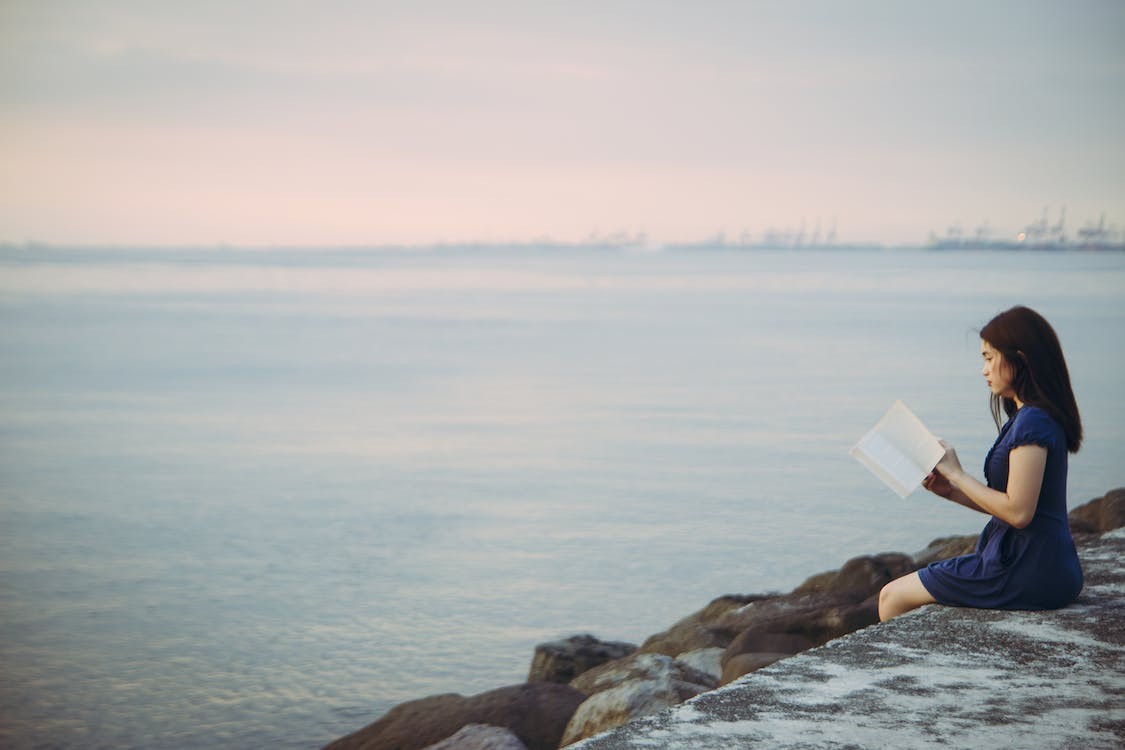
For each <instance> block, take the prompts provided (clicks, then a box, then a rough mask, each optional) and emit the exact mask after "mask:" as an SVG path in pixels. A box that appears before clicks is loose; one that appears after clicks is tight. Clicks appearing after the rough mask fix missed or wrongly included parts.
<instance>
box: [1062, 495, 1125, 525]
mask: <svg viewBox="0 0 1125 750" xmlns="http://www.w3.org/2000/svg"><path fill="white" fill-rule="evenodd" d="M1122 526H1125V487H1118V488H1117V489H1115V490H1110V491H1109V492H1107V493H1105V495H1103V496H1102V497H1099V498H1096V499H1094V500H1091V501H1090V502H1088V503H1085V504H1084V505H1080V506H1078V507H1077V508H1075V509H1074V510H1072V511H1070V530H1071V532H1073V533H1075V534H1101V533H1102V532H1105V531H1112V530H1113V529H1117V528H1120V527H1122Z"/></svg>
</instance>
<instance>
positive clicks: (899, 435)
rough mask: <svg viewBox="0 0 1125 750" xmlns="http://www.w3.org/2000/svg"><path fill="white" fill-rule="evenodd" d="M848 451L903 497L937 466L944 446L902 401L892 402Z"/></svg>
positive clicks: (914, 488) (943, 453)
mask: <svg viewBox="0 0 1125 750" xmlns="http://www.w3.org/2000/svg"><path fill="white" fill-rule="evenodd" d="M849 453H851V455H852V456H854V457H855V458H856V459H857V460H858V461H859V462H860V463H861V464H863V465H864V466H866V467H867V468H868V470H870V471H871V473H873V474H874V475H875V476H877V477H879V478H880V479H882V480H883V482H885V483H886V485H887V486H888V487H890V488H891V489H892V490H894V491H895V493H897V494H898V496H899V497H906V496H907V495H909V494H910V493H911V492H913V491H914V490H916V489H917V488H918V485H919V484H921V483H922V480H923V479H924V478H925V477H926V475H927V474H929V473H930V472H931V471H932V470H933V468H934V467H935V466H937V462H938V461H940V460H941V457H942V456H943V455H945V449H944V448H942V447H941V443H939V442H938V439H937V438H936V437H934V436H933V434H932V433H931V432H930V431H929V430H928V429H926V426H925V425H924V424H922V421H921V420H920V419H918V417H916V416H914V413H913V412H911V411H910V409H908V408H906V404H904V403H902V402H901V401H896V402H895V403H894V404H893V405H892V406H891V408H890V409H889V410H888V411H887V413H886V414H884V415H883V418H882V419H880V420H879V421H878V423H876V425H875V426H874V427H872V428H871V430H870V431H868V432H867V434H866V435H864V436H863V437H862V438H860V439H859V442H857V443H856V444H855V445H854V446H853V447H852V449H851V451H849Z"/></svg>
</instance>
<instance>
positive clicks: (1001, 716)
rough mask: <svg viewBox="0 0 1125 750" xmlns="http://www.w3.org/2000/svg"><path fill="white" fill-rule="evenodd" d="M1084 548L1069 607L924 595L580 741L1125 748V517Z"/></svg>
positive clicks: (588, 745) (614, 746) (604, 745)
mask: <svg viewBox="0 0 1125 750" xmlns="http://www.w3.org/2000/svg"><path fill="white" fill-rule="evenodd" d="M1080 547H1081V549H1080V554H1081V557H1082V562H1083V569H1084V572H1085V577H1086V585H1085V588H1084V589H1083V592H1082V595H1081V597H1079V599H1078V601H1077V602H1075V603H1074V604H1072V605H1071V606H1069V607H1067V608H1065V609H1062V610H1057V611H1052V612H1000V611H994V610H973V609H962V608H953V607H941V606H937V605H931V606H928V607H923V608H922V609H920V610H917V611H915V612H912V613H909V614H907V615H904V616H902V617H900V618H897V619H895V620H892V621H890V622H887V623H881V624H878V625H873V626H871V627H868V628H865V629H863V630H860V631H857V632H855V633H852V634H851V635H847V636H844V637H842V638H839V639H837V640H835V641H832V642H830V643H828V644H827V645H825V646H822V647H820V648H817V649H813V650H810V651H806V652H804V653H802V654H799V655H797V656H793V657H790V658H788V659H784V660H782V661H779V662H777V663H775V664H773V665H772V666H770V667H767V668H765V669H763V670H761V671H758V672H755V673H753V674H750V675H747V676H746V677H744V678H742V679H740V680H738V681H737V682H734V683H731V684H730V685H727V686H726V687H724V688H720V689H718V690H714V691H711V692H708V693H704V694H703V695H700V696H698V697H697V698H694V699H692V700H690V701H688V702H687V703H684V704H682V705H680V706H677V707H675V708H672V709H668V710H665V711H663V712H661V713H659V714H654V715H652V716H648V717H645V718H642V719H639V720H637V721H635V722H633V723H632V724H629V725H626V726H624V727H621V728H619V729H616V730H613V731H611V732H607V733H605V734H601V735H598V736H596V737H593V738H591V739H588V740H586V741H584V742H581V743H577V744H575V745H571V746H570V747H571V748H574V749H575V750H577V749H579V748H580V749H581V750H625V749H627V748H628V749H632V748H675V749H676V750H681V749H683V748H693V749H695V748H699V749H706V748H714V749H716V750H718V749H720V748H721V749H722V750H730V749H731V748H818V747H824V748H828V747H831V748H848V747H852V748H875V747H896V748H912V747H913V748H929V747H957V748H960V747H981V748H989V749H990V750H995V749H996V748H1084V749H1086V748H1121V747H1125V529H1119V530H1117V531H1114V532H1110V533H1108V534H1105V535H1103V536H1102V537H1101V538H1094V539H1093V540H1090V541H1085V542H1083V543H1082V544H1081V545H1080Z"/></svg>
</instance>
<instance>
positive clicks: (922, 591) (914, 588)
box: [879, 573, 934, 622]
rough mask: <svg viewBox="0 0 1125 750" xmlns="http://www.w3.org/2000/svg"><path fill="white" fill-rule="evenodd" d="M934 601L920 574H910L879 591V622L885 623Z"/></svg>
mask: <svg viewBox="0 0 1125 750" xmlns="http://www.w3.org/2000/svg"><path fill="white" fill-rule="evenodd" d="M933 601H934V598H933V596H931V595H930V592H929V591H927V590H926V587H925V586H924V585H923V584H922V579H921V578H920V577H919V576H918V574H917V573H908V574H907V575H904V576H902V577H901V578H896V579H895V580H893V581H891V582H890V583H888V584H887V585H886V586H884V587H883V588H882V589H880V590H879V620H880V621H884V622H885V621H886V620H889V619H891V618H892V617H897V616H899V615H901V614H903V613H904V612H909V611H910V610H912V609H916V608H918V607H921V606H922V605H924V604H931V603H933Z"/></svg>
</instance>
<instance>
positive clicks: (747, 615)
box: [327, 488, 1125, 750]
mask: <svg viewBox="0 0 1125 750" xmlns="http://www.w3.org/2000/svg"><path fill="white" fill-rule="evenodd" d="M1070 524H1071V530H1072V532H1073V534H1074V537H1075V541H1076V542H1077V543H1078V545H1079V546H1082V545H1083V544H1084V543H1088V542H1090V541H1091V540H1092V539H1093V538H1095V537H1096V536H1097V535H1100V534H1102V533H1104V532H1106V531H1110V530H1112V529H1115V528H1118V527H1121V526H1125V488H1119V489H1115V490H1112V491H1110V492H1108V493H1106V494H1105V495H1104V496H1103V497H1100V498H1097V499H1095V500H1092V501H1090V502H1088V503H1086V504H1085V505H1082V506H1080V507H1078V508H1075V509H1074V510H1072V511H1071V513H1070ZM975 542H976V536H975V535H971V536H957V537H945V538H941V539H936V540H934V542H932V543H931V544H930V545H929V546H928V547H927V548H926V549H925V550H923V551H921V552H919V553H917V554H916V555H906V554H902V553H883V554H878V555H868V556H861V557H856V558H853V559H851V560H849V561H848V562H847V563H845V564H844V566H843V567H841V568H840V569H839V570H833V571H827V572H825V573H820V574H817V575H814V576H812V577H810V578H809V579H808V580H806V581H805V582H804V583H802V584H801V585H800V586H798V587H797V588H795V589H794V590H793V591H791V592H789V593H786V594H780V593H777V594H755V595H726V596H720V597H718V598H717V599H714V600H713V601H711V602H710V603H709V604H708V605H707V606H705V607H704V608H702V609H701V610H699V611H697V612H695V613H693V614H691V615H688V616H687V617H685V618H683V619H682V620H680V621H679V622H677V623H675V624H674V625H672V626H671V627H670V628H668V629H667V630H664V631H662V632H660V633H656V634H654V635H652V636H650V637H649V638H647V639H646V640H645V641H644V643H642V644H640V645H639V646H637V645H635V644H630V643H622V642H605V641H601V640H599V639H597V638H595V637H594V636H592V635H576V636H572V637H570V638H566V639H563V640H560V641H554V642H550V643H543V644H540V645H539V646H537V647H536V649H535V653H534V656H533V658H532V663H531V667H530V670H529V674H528V678H527V682H525V683H522V684H519V685H511V686H507V687H502V688H499V689H496V690H491V691H488V692H485V693H481V694H479V695H475V696H470V697H463V696H460V695H456V694H444V695H435V696H430V697H427V698H422V699H420V700H415V701H409V702H407V703H403V704H400V705H399V706H396V707H395V708H393V709H392V710H391V711H390V712H388V713H387V714H386V715H385V716H383V717H382V718H380V719H378V720H377V721H375V722H374V723H372V724H370V725H368V726H366V727H364V728H363V729H360V730H358V731H356V732H354V733H352V734H349V735H347V736H346V737H342V738H340V739H338V740H336V741H334V742H332V743H330V744H329V745H327V749H330V750H359V749H363V750H475V749H480V750H485V749H496V750H521V749H522V750H555V748H559V747H565V746H567V745H570V744H572V743H574V742H578V741H579V740H582V739H585V738H587V737H591V736H593V735H595V734H598V733H600V732H603V731H606V730H608V729H612V728H614V727H618V726H621V725H623V724H625V723H627V722H629V721H631V720H633V719H636V718H639V717H641V716H647V715H649V714H653V713H655V712H657V711H660V710H662V709H665V708H668V707H670V706H674V705H677V704H679V703H682V702H684V701H686V700H688V699H690V698H693V697H695V696H697V695H699V694H701V693H705V692H708V691H711V690H714V689H716V688H717V687H720V686H722V685H726V684H727V683H730V682H732V681H734V680H736V679H738V678H739V677H741V676H742V675H745V674H748V673H750V672H754V671H756V670H758V669H761V668H762V667H765V666H767V665H769V664H772V663H774V662H776V661H778V660H780V659H784V658H786V657H788V656H792V655H794V654H797V653H800V652H802V651H805V650H807V649H810V648H813V647H816V646H821V645H823V644H825V643H827V642H829V641H831V640H833V639H835V638H838V637H840V636H842V635H845V634H847V633H851V632H853V631H856V630H859V629H861V628H864V627H867V626H868V625H872V624H874V623H876V622H877V621H878V614H877V600H878V594H879V590H880V589H881V588H882V587H883V585H884V584H886V583H887V582H888V581H890V580H892V579H894V578H897V577H898V576H901V575H904V574H905V573H908V572H910V571H912V570H916V569H918V568H921V567H923V566H925V565H927V564H929V563H930V562H933V561H935V560H940V559H944V558H947V557H953V556H956V555H959V554H964V553H965V552H967V551H970V550H971V549H972V547H973V545H974V544H975Z"/></svg>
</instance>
